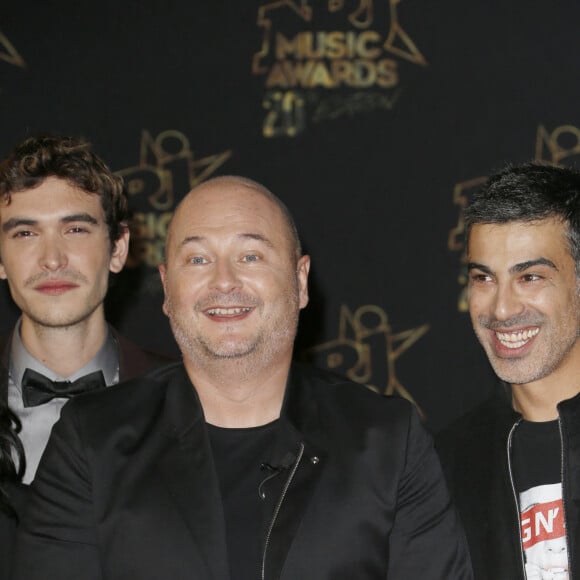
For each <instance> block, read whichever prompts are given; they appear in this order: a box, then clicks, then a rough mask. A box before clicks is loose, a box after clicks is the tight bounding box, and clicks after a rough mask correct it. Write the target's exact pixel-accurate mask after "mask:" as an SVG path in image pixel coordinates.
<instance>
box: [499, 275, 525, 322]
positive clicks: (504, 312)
mask: <svg viewBox="0 0 580 580" xmlns="http://www.w3.org/2000/svg"><path fill="white" fill-rule="evenodd" d="M523 308H524V306H523V302H522V300H521V298H520V296H519V294H518V292H517V291H516V289H515V288H514V287H513V285H512V284H511V283H509V282H506V283H501V284H498V285H497V288H496V291H495V295H494V301H493V315H494V317H495V319H496V320H509V319H510V318H512V317H514V316H517V315H518V314H521V312H522V310H523Z"/></svg>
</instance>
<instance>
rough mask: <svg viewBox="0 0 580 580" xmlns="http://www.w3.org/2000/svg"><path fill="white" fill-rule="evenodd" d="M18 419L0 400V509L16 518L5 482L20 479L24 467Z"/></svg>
mask: <svg viewBox="0 0 580 580" xmlns="http://www.w3.org/2000/svg"><path fill="white" fill-rule="evenodd" d="M20 428H21V425H20V420H19V419H18V417H17V416H16V415H15V414H14V413H13V412H12V411H11V410H10V409H9V408H8V405H7V404H6V402H5V401H0V511H2V512H4V513H5V514H7V515H8V516H10V517H13V518H16V517H17V515H16V511H15V510H14V508H13V507H12V505H11V503H10V500H9V498H8V495H7V493H6V490H5V488H4V486H5V484H6V483H8V482H17V481H20V480H21V479H22V477H23V475H24V471H25V469H26V461H25V459H24V448H23V447H22V442H21V441H20V438H19V437H18V433H19V432H20Z"/></svg>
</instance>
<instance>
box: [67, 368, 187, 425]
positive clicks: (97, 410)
mask: <svg viewBox="0 0 580 580" xmlns="http://www.w3.org/2000/svg"><path fill="white" fill-rule="evenodd" d="M184 373H185V370H184V368H183V364H182V363H181V362H174V363H171V364H167V365H164V366H163V367H159V368H157V369H154V370H152V371H150V372H148V373H145V374H143V375H141V376H138V377H134V378H132V379H129V380H127V381H123V382H121V383H118V384H116V385H111V386H110V387H107V388H106V389H102V390H99V391H97V392H92V393H87V394H84V395H81V396H77V397H74V398H73V399H71V400H70V401H68V402H67V404H66V405H65V406H64V408H63V413H66V414H68V415H70V414H79V415H81V416H83V417H87V418H90V417H113V416H119V415H123V416H125V415H126V416H131V415H132V414H134V413H138V412H143V410H144V409H147V408H151V409H153V408H155V407H157V406H158V405H159V404H160V403H161V402H162V401H163V400H164V399H165V394H166V392H167V389H168V387H169V384H170V383H171V382H172V381H173V380H176V379H179V378H181V377H182V375H183V374H184Z"/></svg>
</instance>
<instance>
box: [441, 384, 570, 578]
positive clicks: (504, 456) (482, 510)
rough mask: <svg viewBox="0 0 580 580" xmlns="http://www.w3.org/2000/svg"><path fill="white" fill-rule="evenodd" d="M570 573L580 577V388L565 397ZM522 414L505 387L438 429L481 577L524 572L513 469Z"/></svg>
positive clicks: (564, 455) (563, 425) (561, 412)
mask: <svg viewBox="0 0 580 580" xmlns="http://www.w3.org/2000/svg"><path fill="white" fill-rule="evenodd" d="M558 412H559V421H560V430H561V434H562V473H563V481H562V484H563V500H564V513H565V518H566V535H567V543H568V560H569V565H570V576H569V577H570V579H576V580H578V579H580V545H579V541H580V530H579V526H580V394H579V395H577V396H576V397H574V398H572V399H569V400H566V401H562V402H561V403H560V404H559V405H558ZM520 420H521V415H520V414H518V413H516V412H515V411H514V410H513V409H512V407H511V404H510V396H509V393H508V392H507V390H506V389H505V388H503V387H498V389H497V392H496V393H495V395H494V396H493V397H492V398H491V399H489V400H488V401H486V402H484V403H483V404H481V405H480V406H478V407H476V408H475V409H474V410H472V411H471V412H470V413H468V414H467V415H465V416H464V417H462V418H461V419H459V420H458V421H457V422H456V423H454V424H453V425H452V426H451V427H450V428H448V429H447V430H445V431H444V432H442V433H441V434H440V435H439V436H438V437H437V449H438V451H439V454H440V457H441V461H442V464H443V469H444V472H445V475H446V477H447V481H448V484H449V487H450V489H451V494H452V497H453V499H454V502H455V505H456V507H457V509H458V511H459V514H460V517H461V520H462V522H463V526H464V528H465V532H466V534H467V540H468V543H469V548H470V551H471V559H472V564H473V570H474V573H475V578H476V580H488V579H489V580H492V579H493V580H519V579H521V580H525V572H524V563H523V553H522V547H521V540H520V524H519V520H520V517H519V508H518V503H517V497H516V495H515V492H514V488H513V485H512V478H511V476H510V469H509V453H510V449H509V445H510V433H511V432H512V431H513V430H514V429H517V424H518V422H519V421H520Z"/></svg>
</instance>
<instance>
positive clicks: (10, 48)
mask: <svg viewBox="0 0 580 580" xmlns="http://www.w3.org/2000/svg"><path fill="white" fill-rule="evenodd" d="M0 59H1V60H3V61H4V62H7V63H8V64H11V65H12V66H17V67H19V68H26V63H25V62H24V59H23V58H22V57H21V56H20V54H19V52H18V51H17V50H16V48H14V45H13V44H12V43H11V42H10V41H9V40H8V37H7V36H6V35H5V34H3V33H2V32H1V31H0Z"/></svg>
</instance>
